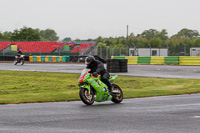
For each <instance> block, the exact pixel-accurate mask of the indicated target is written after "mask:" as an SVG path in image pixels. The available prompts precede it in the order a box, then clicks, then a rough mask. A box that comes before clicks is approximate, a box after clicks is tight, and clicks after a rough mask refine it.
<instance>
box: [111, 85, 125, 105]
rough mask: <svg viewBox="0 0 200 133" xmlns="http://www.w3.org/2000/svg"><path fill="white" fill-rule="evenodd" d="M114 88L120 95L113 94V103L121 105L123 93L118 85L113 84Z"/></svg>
mask: <svg viewBox="0 0 200 133" xmlns="http://www.w3.org/2000/svg"><path fill="white" fill-rule="evenodd" d="M112 86H113V88H114V90H117V91H119V92H120V93H117V94H112V96H113V98H112V102H114V103H120V102H121V101H122V100H123V92H122V90H121V88H120V87H119V86H118V85H116V84H112Z"/></svg>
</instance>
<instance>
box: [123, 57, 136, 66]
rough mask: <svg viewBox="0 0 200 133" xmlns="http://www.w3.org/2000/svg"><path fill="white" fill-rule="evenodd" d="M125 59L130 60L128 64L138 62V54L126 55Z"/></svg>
mask: <svg viewBox="0 0 200 133" xmlns="http://www.w3.org/2000/svg"><path fill="white" fill-rule="evenodd" d="M125 59H127V60H128V64H138V57H137V56H125Z"/></svg>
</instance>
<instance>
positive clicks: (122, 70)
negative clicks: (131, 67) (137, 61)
mask: <svg viewBox="0 0 200 133" xmlns="http://www.w3.org/2000/svg"><path fill="white" fill-rule="evenodd" d="M120 72H128V70H127V69H120Z"/></svg>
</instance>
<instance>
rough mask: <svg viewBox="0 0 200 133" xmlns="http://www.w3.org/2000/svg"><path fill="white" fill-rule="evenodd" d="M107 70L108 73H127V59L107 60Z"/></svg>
mask: <svg viewBox="0 0 200 133" xmlns="http://www.w3.org/2000/svg"><path fill="white" fill-rule="evenodd" d="M107 70H108V72H110V73H118V72H128V67H127V59H107Z"/></svg>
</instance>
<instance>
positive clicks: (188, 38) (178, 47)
mask: <svg viewBox="0 0 200 133" xmlns="http://www.w3.org/2000/svg"><path fill="white" fill-rule="evenodd" d="M89 40H90V41H91V40H92V39H89ZM95 41H98V42H99V43H98V46H99V47H106V46H108V47H113V48H119V47H121V48H123V49H125V47H134V46H136V47H140V48H149V47H152V48H153V47H154V48H167V47H168V48H169V55H170V56H176V55H179V54H180V52H184V48H185V47H186V55H189V49H190V47H200V35H199V32H198V31H197V30H190V29H186V28H184V29H182V30H180V31H179V32H178V33H177V34H175V35H173V36H171V37H169V36H168V33H167V30H165V29H163V30H161V31H157V30H155V29H149V30H145V31H144V32H142V34H138V35H134V33H131V34H130V35H129V36H128V37H115V38H112V37H109V38H102V37H98V38H97V39H95Z"/></svg>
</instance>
